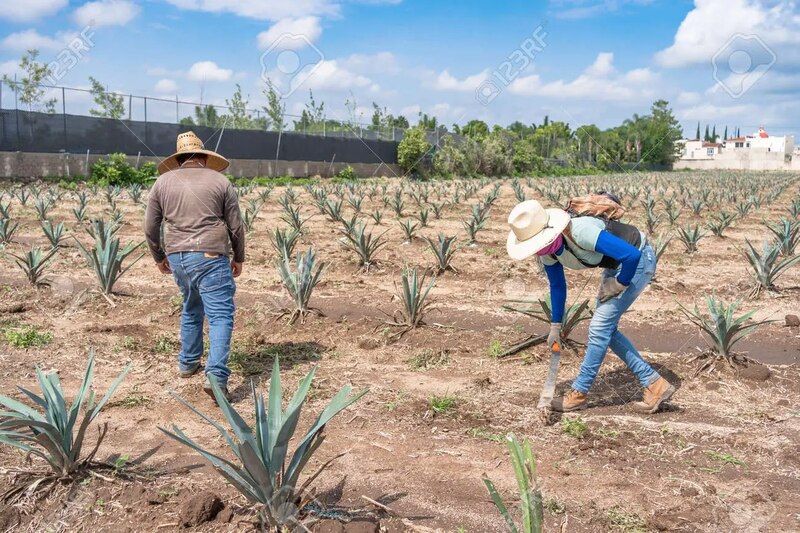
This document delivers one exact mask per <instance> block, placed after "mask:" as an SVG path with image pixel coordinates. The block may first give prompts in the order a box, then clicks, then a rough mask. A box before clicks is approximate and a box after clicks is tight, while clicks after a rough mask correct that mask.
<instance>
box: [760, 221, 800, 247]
mask: <svg viewBox="0 0 800 533" xmlns="http://www.w3.org/2000/svg"><path fill="white" fill-rule="evenodd" d="M767 229H768V230H769V231H770V232H771V233H772V234H773V235H774V236H775V245H776V246H778V247H779V248H780V251H781V254H782V255H783V256H784V257H791V256H793V255H794V253H795V250H796V249H797V245H798V244H800V221H797V220H789V219H788V218H781V219H780V221H779V222H777V223H775V224H768V225H767Z"/></svg>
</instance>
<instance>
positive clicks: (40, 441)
mask: <svg viewBox="0 0 800 533" xmlns="http://www.w3.org/2000/svg"><path fill="white" fill-rule="evenodd" d="M130 368H131V367H130V366H128V367H126V368H125V369H124V370H123V371H122V374H120V375H119V377H118V378H117V379H116V380H115V381H114V383H112V384H111V387H109V389H108V391H106V393H105V395H103V397H102V398H101V399H100V401H99V402H96V403H95V393H94V391H93V390H91V385H92V377H93V376H94V351H93V350H90V351H89V362H88V364H87V365H86V371H85V372H84V374H83V381H82V382H81V385H80V387H79V388H78V393H77V395H76V396H75V399H74V400H73V401H72V404H71V405H70V407H69V408H67V401H66V398H65V397H64V392H63V390H62V389H61V381H60V380H59V378H58V373H57V372H50V373H48V374H45V373H44V372H42V370H41V369H40V368H39V367H37V368H36V376H37V377H38V379H39V388H40V389H41V391H42V394H41V396H39V395H37V394H35V393H33V392H31V391H29V390H27V389H25V388H23V387H19V389H20V390H21V391H22V392H23V393H24V394H25V395H26V396H27V397H28V398H30V399H31V401H33V403H34V404H36V406H37V407H39V408H41V411H38V410H36V409H34V408H32V407H29V406H27V405H25V404H23V403H22V402H18V401H17V400H14V399H12V398H9V397H8V396H2V395H0V404H1V405H3V407H5V412H3V417H2V418H0V442H2V443H4V444H8V445H11V446H14V447H16V448H19V449H21V450H23V451H24V452H25V453H28V454H32V455H35V456H36V457H39V458H41V459H44V460H45V461H46V462H47V464H48V465H49V466H50V468H51V469H52V471H53V475H54V478H57V479H64V478H67V477H69V476H71V475H73V474H75V473H76V472H77V471H78V470H80V469H82V468H84V467H86V466H88V465H90V464H91V463H92V461H93V459H94V456H95V454H96V453H97V450H98V449H99V448H100V444H101V443H102V442H103V438H104V437H105V435H106V432H107V430H108V423H107V422H106V423H104V424H103V427H102V429H101V430H100V431H99V437H98V439H97V443H96V444H95V445H94V448H92V450H91V451H90V452H89V453H88V454H86V455H85V456H83V457H82V456H81V452H82V451H83V446H84V440H85V437H86V431H87V429H88V428H89V424H91V423H92V421H93V420H94V419H95V418H96V417H97V415H98V414H100V411H101V410H102V409H103V407H104V406H105V405H106V403H107V402H108V400H109V399H111V396H112V395H113V394H114V391H115V390H116V389H117V387H118V386H119V384H120V383H121V382H122V379H123V378H124V377H125V375H126V374H127V373H128V371H129V370H130ZM81 410H83V418H82V419H81V420H80V423H78V416H79V415H80V412H81ZM21 430H24V432H23V431H21ZM37 484H38V482H37Z"/></svg>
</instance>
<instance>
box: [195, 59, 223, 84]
mask: <svg viewBox="0 0 800 533" xmlns="http://www.w3.org/2000/svg"><path fill="white" fill-rule="evenodd" d="M187 75H188V76H189V79H190V80H194V81H228V80H229V79H231V76H233V71H232V70H230V69H227V68H221V67H220V66H219V65H217V64H216V63H214V62H213V61H199V62H197V63H195V64H194V65H192V66H191V67H190V68H189V72H188V74H187Z"/></svg>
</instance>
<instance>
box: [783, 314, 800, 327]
mask: <svg viewBox="0 0 800 533" xmlns="http://www.w3.org/2000/svg"><path fill="white" fill-rule="evenodd" d="M785 320H786V325H787V326H789V327H790V328H800V316H797V315H786V318H785Z"/></svg>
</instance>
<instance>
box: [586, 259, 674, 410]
mask: <svg viewBox="0 0 800 533" xmlns="http://www.w3.org/2000/svg"><path fill="white" fill-rule="evenodd" d="M655 271H656V254H655V252H653V248H651V247H650V245H649V244H648V245H647V246H645V248H644V249H643V250H642V257H641V259H640V260H639V266H637V267H636V274H634V276H633V280H632V281H631V284H630V286H628V288H627V289H626V290H625V292H623V293H622V294H620V295H619V296H617V297H616V298H612V299H611V300H608V301H607V302H604V303H600V302H598V303H597V308H596V309H595V311H594V315H593V316H592V321H591V322H590V323H589V340H588V342H587V346H586V356H585V357H584V358H583V363H582V364H581V370H580V373H579V374H578V377H577V378H575V381H574V382H573V384H572V388H573V389H575V390H577V391H580V392H583V393H584V394H585V393H587V392H589V389H590V388H591V386H592V384H593V383H594V380H595V378H596V377H597V373H598V371H599V370H600V365H602V364H603V359H605V356H606V352H607V351H608V349H609V348H611V351H613V352H614V353H615V354H617V356H618V357H619V358H620V359H622V360H623V361H624V362H625V364H626V365H628V368H630V369H631V372H633V373H634V374H635V375H636V377H637V378H638V380H639V383H641V385H642V387H649V386H650V385H652V384H653V382H654V381H656V380H657V379H658V378H659V377H660V376H659V374H658V372H656V371H655V370H653V367H651V366H650V365H649V364H648V363H647V361H645V360H644V359H642V356H641V355H640V354H639V352H638V351H637V350H636V348H635V347H634V346H633V344H631V341H629V340H628V338H627V337H625V335H623V334H622V333H620V331H619V330H618V329H617V326H618V325H619V319H620V317H622V314H623V313H624V312H625V311H627V310H628V308H629V307H630V306H631V305H632V304H633V302H634V301H635V300H636V298H637V297H638V296H639V295H640V294H641V293H642V291H643V290H644V289H645V287H647V286H648V285H649V284H650V280H651V279H653V275H654V274H655ZM617 274H619V269H617V270H613V269H606V270H604V271H603V277H604V278H607V277H612V276H616V275H617Z"/></svg>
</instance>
